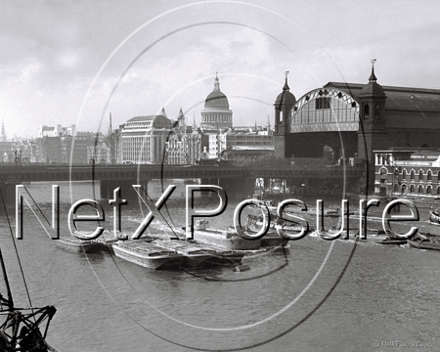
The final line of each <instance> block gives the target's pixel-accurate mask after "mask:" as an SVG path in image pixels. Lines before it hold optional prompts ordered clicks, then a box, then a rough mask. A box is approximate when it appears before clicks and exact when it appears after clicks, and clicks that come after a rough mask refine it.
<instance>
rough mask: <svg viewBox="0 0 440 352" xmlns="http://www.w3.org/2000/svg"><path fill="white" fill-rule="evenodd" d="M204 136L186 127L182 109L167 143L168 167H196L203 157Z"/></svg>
mask: <svg viewBox="0 0 440 352" xmlns="http://www.w3.org/2000/svg"><path fill="white" fill-rule="evenodd" d="M201 153H202V135H201V133H200V132H199V131H198V130H197V129H195V130H194V129H193V127H191V126H187V125H186V121H185V116H184V114H183V111H182V108H181V109H180V111H179V115H178V117H177V125H175V127H174V128H173V129H172V131H171V133H170V135H169V137H168V141H167V142H166V163H167V164H168V165H194V164H196V163H197V162H198V161H199V160H200V157H201Z"/></svg>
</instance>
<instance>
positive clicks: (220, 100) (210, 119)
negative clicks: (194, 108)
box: [200, 74, 232, 131]
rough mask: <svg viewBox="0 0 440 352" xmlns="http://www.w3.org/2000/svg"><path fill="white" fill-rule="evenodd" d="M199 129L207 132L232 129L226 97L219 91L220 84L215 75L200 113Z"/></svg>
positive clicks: (230, 113)
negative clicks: (212, 87)
mask: <svg viewBox="0 0 440 352" xmlns="http://www.w3.org/2000/svg"><path fill="white" fill-rule="evenodd" d="M201 113H202V123H201V125H200V126H201V127H202V128H204V129H207V130H209V129H210V130H217V131H218V130H221V129H225V128H232V111H231V110H229V102H228V98H227V97H226V95H224V94H223V93H222V92H221V91H220V83H219V80H218V76H217V74H216V75H215V81H214V89H213V91H212V92H211V93H209V95H208V96H207V97H206V99H205V108H204V109H203V110H202V111H201Z"/></svg>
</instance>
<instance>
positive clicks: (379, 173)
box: [374, 148, 440, 197]
mask: <svg viewBox="0 0 440 352" xmlns="http://www.w3.org/2000/svg"><path fill="white" fill-rule="evenodd" d="M374 153H375V182H374V192H375V194H377V195H380V196H406V195H409V196H415V197H440V151H436V150H434V149H429V148H425V149H409V148H392V149H387V150H375V151H374Z"/></svg>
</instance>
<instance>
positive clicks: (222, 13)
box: [0, 0, 440, 138]
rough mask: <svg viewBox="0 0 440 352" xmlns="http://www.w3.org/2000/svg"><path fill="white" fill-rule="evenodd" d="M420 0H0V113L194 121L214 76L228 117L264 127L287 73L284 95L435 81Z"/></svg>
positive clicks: (426, 7)
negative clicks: (374, 81)
mask: <svg viewBox="0 0 440 352" xmlns="http://www.w3.org/2000/svg"><path fill="white" fill-rule="evenodd" d="M439 18H440V4H439V3H438V2H437V1H435V0H433V1H428V0H423V1H403V0H400V1H397V0H388V1H380V0H370V1H356V0H354V1H353V0H345V1H344V0H334V1H324V0H316V1H295V0H273V1H271V2H268V1H259V0H243V1H184V0H183V1H182V0H169V1H165V0H163V1H160V0H124V1H116V0H114V1H110V0H108V1H105V0H102V1H93V0H76V1H73V0H72V1H56V0H52V1H49V0H47V1H45V0H39V1H38V0H23V1H5V0H0V44H1V47H2V50H1V51H0V79H1V83H0V117H1V119H2V120H3V121H4V126H5V130H6V134H7V136H8V138H11V137H13V136H14V135H15V136H18V137H23V138H25V137H30V138H32V137H37V136H38V128H39V126H41V125H48V126H54V125H56V124H61V125H63V126H67V125H71V124H76V125H77V130H78V131H92V132H98V131H101V132H103V133H106V132H107V131H108V125H109V115H110V114H111V115H112V120H113V128H117V127H118V126H119V125H121V124H123V123H124V122H125V121H127V120H128V119H130V118H132V117H134V116H143V115H154V114H158V113H159V112H160V110H161V109H162V107H163V108H164V109H165V111H166V113H167V116H168V117H169V118H170V119H176V118H177V116H178V113H179V110H180V108H182V110H183V112H184V113H185V116H186V118H187V123H189V124H192V123H193V120H194V119H195V121H196V123H200V120H201V114H200V112H201V110H202V109H203V104H204V100H205V98H206V96H207V95H208V94H209V93H210V92H211V91H212V90H213V87H214V78H215V75H216V72H218V77H219V80H220V89H221V91H222V92H223V93H224V94H226V96H227V97H228V100H229V105H230V109H231V110H232V111H233V119H234V125H236V126H243V125H254V124H255V122H256V123H257V124H258V125H266V124H267V120H268V118H269V120H270V123H271V125H272V126H273V122H274V107H273V103H274V102H275V100H276V97H277V95H278V94H279V93H281V91H282V87H283V85H284V77H285V72H286V71H289V74H288V80H289V86H290V91H291V92H292V93H293V94H294V95H295V97H296V98H297V99H299V98H300V97H301V96H303V95H304V94H306V93H307V92H309V91H311V90H313V89H315V88H318V87H321V86H323V85H325V84H326V83H327V82H330V81H336V82H343V81H346V82H353V83H367V82H368V77H369V75H370V71H371V60H372V59H377V62H376V64H375V73H376V76H377V78H378V83H380V84H382V85H391V86H404V87H420V88H439V89H440V84H439V83H440V70H439V66H440V65H439V59H438V58H439V53H440V21H439V20H438V19H439Z"/></svg>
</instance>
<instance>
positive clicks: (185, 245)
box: [153, 240, 222, 267]
mask: <svg viewBox="0 0 440 352" xmlns="http://www.w3.org/2000/svg"><path fill="white" fill-rule="evenodd" d="M153 243H154V244H155V245H157V246H159V247H162V248H166V249H169V250H173V251H176V252H177V253H178V254H180V255H182V256H183V257H184V259H183V265H184V266H192V267H194V266H204V265H209V264H214V263H219V262H220V260H221V259H222V257H221V256H219V255H217V253H216V252H215V251H214V250H213V249H212V248H209V247H200V246H196V245H194V244H193V243H191V242H186V241H182V240H156V241H154V242H153Z"/></svg>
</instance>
